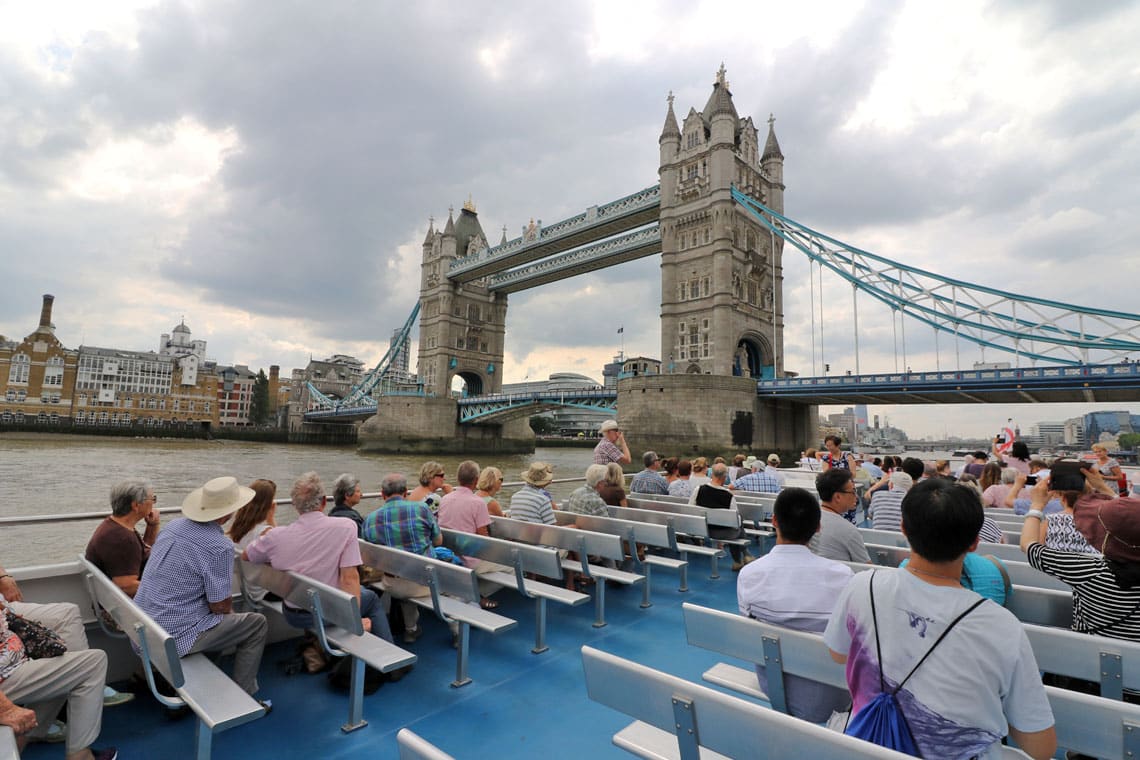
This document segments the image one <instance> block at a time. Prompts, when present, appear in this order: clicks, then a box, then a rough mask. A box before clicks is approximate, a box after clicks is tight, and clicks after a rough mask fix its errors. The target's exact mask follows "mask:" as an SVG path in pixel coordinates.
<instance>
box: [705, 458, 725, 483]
mask: <svg viewBox="0 0 1140 760" xmlns="http://www.w3.org/2000/svg"><path fill="white" fill-rule="evenodd" d="M709 477H711V478H712V479H713V480H724V479H725V478H727V477H728V465H726V464H725V463H724V462H717V463H716V464H714V465H713V466H712V467H710V468H709Z"/></svg>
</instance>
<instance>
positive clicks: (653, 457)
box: [641, 451, 657, 467]
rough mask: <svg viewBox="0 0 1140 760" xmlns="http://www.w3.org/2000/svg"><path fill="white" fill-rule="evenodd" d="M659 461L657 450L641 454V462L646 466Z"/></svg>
mask: <svg viewBox="0 0 1140 760" xmlns="http://www.w3.org/2000/svg"><path fill="white" fill-rule="evenodd" d="M656 461H657V452H656V451H647V452H645V453H644V454H642V455H641V463H642V464H644V465H645V466H646V467H652V466H653V463H654V462H656Z"/></svg>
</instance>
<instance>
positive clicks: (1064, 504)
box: [1037, 481, 1112, 556]
mask: <svg viewBox="0 0 1140 760" xmlns="http://www.w3.org/2000/svg"><path fill="white" fill-rule="evenodd" d="M1105 485H1106V486H1108V487H1109V488H1110V489H1111V488H1112V485H1111V484H1110V483H1109V482H1108V481H1105ZM1058 496H1059V497H1060V502H1061V511H1060V512H1053V513H1052V514H1048V515H1045V521H1044V522H1043V523H1042V524H1041V532H1040V533H1039V534H1038V537H1037V541H1038V543H1041V544H1044V545H1045V548H1046V549H1056V550H1057V551H1061V552H1076V553H1077V554H1095V555H1097V556H1100V551H1099V550H1098V549H1096V548H1095V547H1093V546H1092V544H1090V543H1089V542H1088V540H1087V539H1086V538H1085V537H1084V534H1082V533H1081V532H1080V531H1079V530H1077V525H1076V523H1075V522H1074V520H1073V518H1074V515H1075V512H1074V509H1075V508H1076V505H1077V499H1079V498H1080V496H1081V492H1080V491H1059V492H1058Z"/></svg>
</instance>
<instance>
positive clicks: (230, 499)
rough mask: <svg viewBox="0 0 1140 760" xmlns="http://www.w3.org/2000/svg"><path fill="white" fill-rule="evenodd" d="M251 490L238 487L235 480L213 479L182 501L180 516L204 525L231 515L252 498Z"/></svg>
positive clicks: (226, 478) (232, 478)
mask: <svg viewBox="0 0 1140 760" xmlns="http://www.w3.org/2000/svg"><path fill="white" fill-rule="evenodd" d="M254 495H255V494H254V492H253V489H252V488H246V487H245V486H239V485H238V482H237V478H234V477H230V476H226V477H222V478H214V479H213V480H210V481H208V482H207V483H206V485H204V486H202V487H201V488H195V489H194V490H193V491H191V492H190V493H189V494H188V495H187V496H186V498H185V499H184V500H183V501H182V516H183V517H186V518H189V519H191V520H193V521H194V522H200V523H206V522H213V521H214V520H218V519H220V518H222V517H225V516H226V515H229V514H233V513H234V512H237V511H238V510H239V509H241V508H242V507H243V506H245V505H246V504H248V503H249V502H250V501H251V500H252V499H253V497H254Z"/></svg>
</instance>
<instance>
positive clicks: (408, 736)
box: [396, 728, 454, 760]
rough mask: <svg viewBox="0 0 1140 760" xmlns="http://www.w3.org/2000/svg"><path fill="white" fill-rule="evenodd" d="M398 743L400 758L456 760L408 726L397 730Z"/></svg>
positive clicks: (401, 759) (403, 759) (408, 759)
mask: <svg viewBox="0 0 1140 760" xmlns="http://www.w3.org/2000/svg"><path fill="white" fill-rule="evenodd" d="M396 745H397V746H398V747H399V749H400V760H454V758H453V757H452V756H451V755H449V754H447V753H446V752H444V751H443V750H441V749H440V748H439V747H437V746H435V745H434V744H432V743H431V742H429V741H427V740H426V739H423V738H422V737H420V735H419V734H416V733H414V732H413V731H412V730H411V729H408V728H401V729H400V730H399V731H397V732H396Z"/></svg>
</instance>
